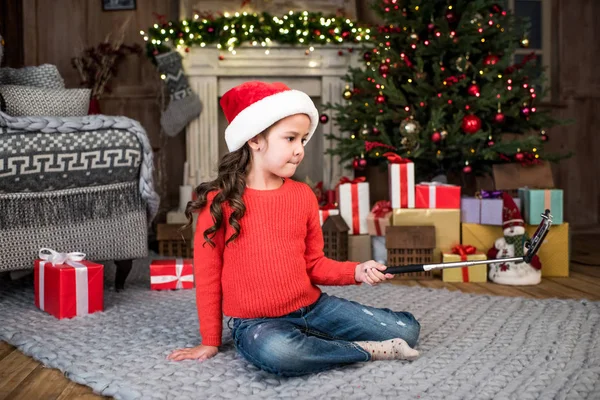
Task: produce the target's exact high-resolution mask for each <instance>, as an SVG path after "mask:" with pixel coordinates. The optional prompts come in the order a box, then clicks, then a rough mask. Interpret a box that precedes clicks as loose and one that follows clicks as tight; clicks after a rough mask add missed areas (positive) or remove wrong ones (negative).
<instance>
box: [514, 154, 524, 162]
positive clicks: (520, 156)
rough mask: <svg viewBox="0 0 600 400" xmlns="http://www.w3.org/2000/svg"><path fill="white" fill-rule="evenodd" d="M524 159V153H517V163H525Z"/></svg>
mask: <svg viewBox="0 0 600 400" xmlns="http://www.w3.org/2000/svg"><path fill="white" fill-rule="evenodd" d="M524 157H525V156H524V155H523V153H517V154H515V160H517V161H523V158H524Z"/></svg>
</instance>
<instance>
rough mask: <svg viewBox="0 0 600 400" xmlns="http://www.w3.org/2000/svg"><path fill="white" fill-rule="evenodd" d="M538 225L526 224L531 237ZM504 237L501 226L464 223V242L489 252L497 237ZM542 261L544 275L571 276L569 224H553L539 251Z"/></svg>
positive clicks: (526, 229)
mask: <svg viewBox="0 0 600 400" xmlns="http://www.w3.org/2000/svg"><path fill="white" fill-rule="evenodd" d="M536 229H537V225H525V231H526V232H527V234H528V235H529V237H531V236H533V234H534V233H535V230H536ZM501 237H504V232H503V231H502V227H501V226H492V225H479V224H466V223H463V224H462V243H468V244H470V245H473V246H475V247H477V248H478V249H479V250H481V251H483V252H485V253H487V251H488V249H490V248H492V247H493V246H494V243H495V242H496V239H498V238H501ZM538 256H539V258H540V262H541V263H542V276H544V277H568V276H569V260H570V246H569V224H568V223H567V222H565V223H562V224H560V225H552V226H551V227H550V231H549V232H548V235H547V236H546V238H545V239H544V243H542V246H541V247H540V249H539V251H538Z"/></svg>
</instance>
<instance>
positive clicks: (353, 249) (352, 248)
mask: <svg viewBox="0 0 600 400" xmlns="http://www.w3.org/2000/svg"><path fill="white" fill-rule="evenodd" d="M372 259H373V257H372V253H371V235H352V236H348V261H356V262H361V263H362V262H365V261H369V260H372Z"/></svg>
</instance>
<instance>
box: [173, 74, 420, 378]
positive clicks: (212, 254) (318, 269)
mask: <svg viewBox="0 0 600 400" xmlns="http://www.w3.org/2000/svg"><path fill="white" fill-rule="evenodd" d="M221 107H222V108H223V111H224V113H225V117H226V118H227V120H228V121H229V126H228V127H227V129H226V131H225V141H226V142H227V147H228V148H229V151H230V153H229V154H227V155H225V156H224V157H223V159H222V160H221V162H220V164H219V170H218V176H217V178H216V179H215V180H214V181H212V182H206V183H202V184H201V185H200V186H198V187H197V188H196V193H197V200H196V201H192V202H190V203H188V206H187V210H186V215H187V217H188V220H189V223H188V225H187V226H189V225H190V224H191V223H192V222H191V221H192V213H193V212H196V211H199V215H198V222H197V228H196V236H195V239H194V268H195V272H194V274H195V281H196V304H197V308H198V317H199V321H200V334H201V336H202V344H201V345H199V346H197V347H193V348H187V349H179V350H175V351H173V352H172V353H171V354H170V355H169V357H168V358H169V359H171V360H186V359H197V360H206V359H208V358H211V357H213V356H215V355H216V354H217V352H218V346H220V345H221V333H222V315H223V314H225V315H228V316H230V317H232V319H233V328H232V336H233V340H234V344H235V347H236V349H237V351H238V352H239V353H240V354H241V355H242V356H243V357H244V358H246V359H247V360H248V361H249V362H251V363H253V364H254V365H256V366H257V367H259V368H261V369H263V370H265V371H268V372H271V373H274V374H278V375H281V376H299V375H303V374H308V373H314V372H319V371H323V370H326V369H330V368H333V367H336V366H340V365H343V364H348V363H353V362H358V361H369V360H381V359H409V360H412V359H415V358H416V357H417V356H418V355H419V353H418V351H416V350H414V349H413V348H412V347H414V346H415V344H416V343H417V339H418V337H419V332H420V325H419V323H418V322H417V321H416V320H415V318H414V317H413V315H412V314H410V313H408V312H394V311H392V310H389V309H379V308H373V307H368V306H364V305H361V304H358V303H356V302H353V301H349V300H345V299H341V298H337V297H334V296H329V295H327V294H326V293H322V292H321V290H320V289H319V288H318V287H317V286H316V285H360V284H362V283H363V282H364V283H366V284H369V285H375V284H378V283H379V282H382V281H384V280H386V279H389V278H392V277H393V275H391V274H385V273H384V272H382V271H385V269H386V266H384V265H381V264H378V263H376V262H375V261H368V262H365V263H362V264H360V263H357V262H338V261H334V260H331V259H328V258H326V257H325V256H324V254H323V235H322V231H321V226H320V223H319V213H318V203H317V199H316V196H315V195H314V193H313V192H312V190H311V189H310V187H309V186H308V185H306V184H304V183H300V182H296V181H293V180H292V179H291V177H292V176H293V175H294V172H295V171H296V168H297V166H298V164H299V163H300V162H301V161H302V159H303V158H304V146H305V144H306V142H308V141H309V140H310V138H311V136H312V135H313V133H314V132H315V129H316V127H317V123H318V119H319V114H318V112H317V109H316V108H315V106H314V104H313V102H312V100H311V99H310V97H308V95H306V94H305V93H303V92H300V91H296V90H291V89H290V88H288V87H287V86H285V85H284V84H282V83H273V84H268V83H263V82H256V81H254V82H247V83H244V84H242V85H240V86H238V87H235V88H233V89H231V90H230V91H228V92H227V93H225V95H224V96H223V97H222V99H221ZM230 321H231V319H230Z"/></svg>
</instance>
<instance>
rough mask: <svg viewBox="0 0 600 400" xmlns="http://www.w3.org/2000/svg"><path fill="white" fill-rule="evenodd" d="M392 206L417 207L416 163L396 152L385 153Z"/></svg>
mask: <svg viewBox="0 0 600 400" xmlns="http://www.w3.org/2000/svg"><path fill="white" fill-rule="evenodd" d="M384 156H385V157H387V159H388V162H389V164H388V179H389V188H390V201H391V204H392V208H415V164H414V163H413V162H412V161H410V160H408V159H406V158H402V157H400V156H399V155H397V154H395V153H385V154H384Z"/></svg>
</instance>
